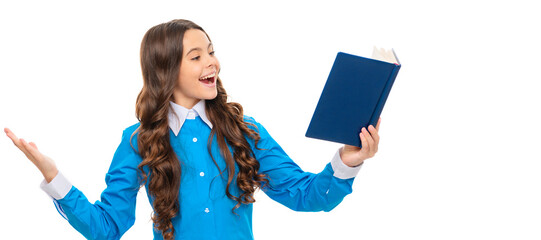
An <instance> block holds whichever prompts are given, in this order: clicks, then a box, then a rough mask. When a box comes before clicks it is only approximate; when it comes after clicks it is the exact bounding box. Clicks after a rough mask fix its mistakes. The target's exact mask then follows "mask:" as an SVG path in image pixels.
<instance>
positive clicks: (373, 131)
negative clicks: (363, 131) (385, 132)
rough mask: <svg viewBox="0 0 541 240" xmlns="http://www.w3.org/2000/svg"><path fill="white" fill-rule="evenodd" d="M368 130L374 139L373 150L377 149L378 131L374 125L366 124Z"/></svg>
mask: <svg viewBox="0 0 541 240" xmlns="http://www.w3.org/2000/svg"><path fill="white" fill-rule="evenodd" d="M368 130H369V131H370V135H371V136H372V138H373V139H374V146H375V148H374V150H375V151H378V144H379V133H378V130H377V129H376V128H375V127H374V126H372V125H370V126H368Z"/></svg>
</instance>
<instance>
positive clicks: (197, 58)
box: [192, 56, 200, 61]
mask: <svg viewBox="0 0 541 240" xmlns="http://www.w3.org/2000/svg"><path fill="white" fill-rule="evenodd" d="M199 58H200V56H197V57H193V58H192V60H194V61H196V60H199Z"/></svg>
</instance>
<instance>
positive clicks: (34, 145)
mask: <svg viewBox="0 0 541 240" xmlns="http://www.w3.org/2000/svg"><path fill="white" fill-rule="evenodd" d="M29 144H30V146H32V147H34V148H36V150H38V151H39V149H38V146H37V145H36V144H35V143H34V142H30V143H29Z"/></svg>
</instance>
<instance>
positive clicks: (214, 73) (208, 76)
mask: <svg viewBox="0 0 541 240" xmlns="http://www.w3.org/2000/svg"><path fill="white" fill-rule="evenodd" d="M214 76H216V72H213V73H212V74H210V75H207V76H204V77H202V78H201V79H209V78H213V77H214Z"/></svg>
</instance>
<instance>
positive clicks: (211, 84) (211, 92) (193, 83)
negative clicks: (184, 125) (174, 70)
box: [174, 29, 220, 109]
mask: <svg viewBox="0 0 541 240" xmlns="http://www.w3.org/2000/svg"><path fill="white" fill-rule="evenodd" d="M182 44H183V49H182V54H183V56H182V60H181V63H180V73H179V76H178V86H177V88H176V89H175V92H174V97H175V102H176V103H177V104H179V105H181V106H183V107H186V108H188V109H190V108H192V107H193V106H194V105H195V104H196V103H197V102H199V100H201V99H214V98H215V97H216V95H217V90H216V79H217V78H218V72H220V63H219V62H218V59H217V58H216V57H215V56H214V48H213V46H212V43H211V42H210V41H209V39H208V38H207V35H205V33H204V32H202V31H200V30H197V29H190V30H188V31H186V32H185V33H184V39H183V41H182Z"/></svg>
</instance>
